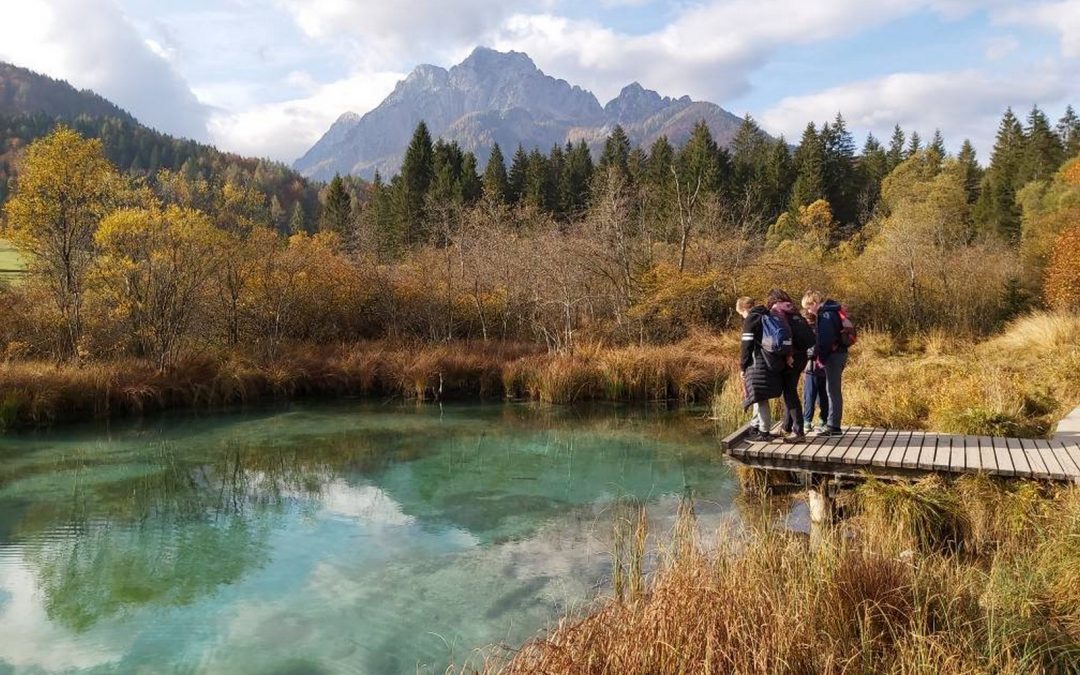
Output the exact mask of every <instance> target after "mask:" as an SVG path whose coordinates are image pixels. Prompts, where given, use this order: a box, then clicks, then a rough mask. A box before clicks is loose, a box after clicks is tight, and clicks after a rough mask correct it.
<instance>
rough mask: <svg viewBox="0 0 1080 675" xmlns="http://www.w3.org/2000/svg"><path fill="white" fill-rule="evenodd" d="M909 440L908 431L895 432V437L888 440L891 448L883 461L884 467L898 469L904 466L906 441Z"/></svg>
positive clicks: (909, 434) (909, 433)
mask: <svg viewBox="0 0 1080 675" xmlns="http://www.w3.org/2000/svg"><path fill="white" fill-rule="evenodd" d="M909 438H911V432H910V431H897V432H896V435H895V436H893V437H892V438H890V439H889V442H890V443H891V444H892V448H890V449H889V456H888V457H887V458H886V459H885V466H891V467H899V466H903V464H904V453H905V452H907V442H906V441H907V439H909Z"/></svg>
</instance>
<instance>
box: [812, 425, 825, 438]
mask: <svg viewBox="0 0 1080 675" xmlns="http://www.w3.org/2000/svg"><path fill="white" fill-rule="evenodd" d="M828 431H829V428H828V427H827V426H825V425H824V424H819V425H817V426H816V427H814V429H813V431H811V433H813V434H815V435H817V436H820V435H821V434H825V433H828Z"/></svg>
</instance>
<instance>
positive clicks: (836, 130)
mask: <svg viewBox="0 0 1080 675" xmlns="http://www.w3.org/2000/svg"><path fill="white" fill-rule="evenodd" d="M821 146H822V153H823V157H824V165H823V172H822V183H823V187H824V190H825V200H826V201H828V202H829V205H830V206H831V207H832V211H833V216H834V217H835V218H836V219H837V220H838V221H840V222H841V223H851V222H854V220H855V211H856V204H855V200H856V197H857V192H856V185H855V141H854V139H853V138H852V137H851V132H849V131H848V129H847V123H846V122H845V121H844V118H843V116H842V115H840V113H837V114H836V119H835V120H833V123H832V124H826V125H825V126H824V127H822V129H821Z"/></svg>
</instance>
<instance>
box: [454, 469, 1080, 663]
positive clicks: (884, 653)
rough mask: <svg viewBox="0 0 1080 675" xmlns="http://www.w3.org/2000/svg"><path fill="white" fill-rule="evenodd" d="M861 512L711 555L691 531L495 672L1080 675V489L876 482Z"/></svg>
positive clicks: (759, 522)
mask: <svg viewBox="0 0 1080 675" xmlns="http://www.w3.org/2000/svg"><path fill="white" fill-rule="evenodd" d="M750 508H751V509H753V508H755V507H750ZM758 508H761V509H763V510H767V509H769V504H768V503H761V504H760V506H759V507H758ZM847 508H848V510H849V511H850V512H852V513H853V514H854V515H853V516H852V517H851V518H850V519H849V520H848V521H846V522H845V523H844V524H843V525H842V526H839V527H835V528H832V529H831V530H829V531H827V532H825V533H823V534H822V535H821V536H820V537H815V539H814V541H813V542H811V540H810V538H808V537H807V536H806V535H802V534H797V533H792V532H789V531H787V530H785V529H783V528H782V527H780V526H779V525H778V522H779V520H778V518H777V517H776V515H777V514H775V513H774V514H772V515H769V514H766V517H756V518H746V519H744V520H743V522H744V523H745V525H744V526H743V527H740V528H733V529H732V531H730V532H724V533H721V536H719V537H718V541H719V542H720V544H719V548H717V549H715V550H713V551H710V552H703V551H702V550H701V548H700V547H699V546H697V545H696V544H695V540H694V539H693V538H692V537H691V538H690V539H689V540H687V537H686V535H685V533H686V532H693V531H694V527H693V526H692V525H691V526H687V525H686V524H683V525H681V526H677V527H676V530H677V532H676V535H675V541H674V543H673V544H671V545H665V546H663V547H661V560H662V562H661V566H660V568H659V570H658V571H657V572H656V573H655V574H654V576H653V577H652V578H650V579H648V580H647V581H646V582H644V583H642V582H640V581H638V582H633V580H631V581H630V582H629V583H626V584H625V587H626V588H630V589H631V591H630V592H628V593H624V595H623V598H622V599H621V600H620V599H618V598H611V599H607V600H603V601H600V602H599V604H598V605H597V606H596V607H595V608H594V609H593V611H592V612H590V613H589V614H588V615H587V616H585V617H583V618H568V619H566V620H564V621H563V622H561V623H560V624H559V625H558V626H557V627H555V628H554V629H553V630H552V631H551V632H550V633H549V634H547V635H544V636H541V637H539V638H537V639H536V640H534V641H532V642H530V643H528V644H526V645H525V646H523V647H522V648H521V649H520V650H517V651H513V652H503V651H496V652H494V653H491V654H489V655H488V657H487V659H486V662H485V663H484V664H483V665H482V667H481V668H480V670H482V671H483V672H488V673H522V674H524V673H550V674H553V675H558V674H563V673H565V674H570V673H595V674H607V673H611V674H615V673H655V674H664V673H762V674H766V673H807V674H809V673H926V674H930V673H1071V672H1076V669H1077V668H1078V667H1080V576H1078V575H1080V573H1078V570H1080V490H1077V489H1075V488H1074V489H1067V490H1066V489H1063V490H1052V489H1050V488H1047V487H1043V486H1037V485H1034V484H1017V485H1012V486H1009V485H1005V484H1003V483H996V482H992V481H990V480H989V479H985V478H964V479H961V480H959V481H958V482H957V483H956V484H954V485H945V484H943V483H941V482H940V481H938V480H936V479H932V480H928V481H924V482H923V483H920V484H917V485H914V486H895V485H886V484H882V483H874V482H872V483H868V484H866V485H864V486H863V487H862V488H860V489H859V490H857V491H856V492H855V493H853V494H851V495H849V497H848V503H847ZM687 513H689V510H687ZM679 530H681V531H682V533H683V534H680V533H679ZM646 537H648V538H649V539H650V540H651V541H653V545H655V540H654V539H653V537H652V535H646ZM665 537H666V535H665ZM636 538H637V539H641V538H642V535H641V534H640V533H638V534H637V537H636ZM665 540H666V539H665ZM688 541H689V543H687V542H688ZM634 588H637V589H641V590H639V591H636V592H635V591H633V589H634ZM465 672H472V671H471V670H469V669H466V671H465Z"/></svg>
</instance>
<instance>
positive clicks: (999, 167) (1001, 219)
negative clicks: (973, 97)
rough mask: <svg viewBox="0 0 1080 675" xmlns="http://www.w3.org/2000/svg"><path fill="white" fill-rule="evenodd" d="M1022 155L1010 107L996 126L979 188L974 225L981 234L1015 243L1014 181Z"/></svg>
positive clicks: (1017, 220)
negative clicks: (988, 163)
mask: <svg viewBox="0 0 1080 675" xmlns="http://www.w3.org/2000/svg"><path fill="white" fill-rule="evenodd" d="M1023 155H1024V129H1023V127H1021V126H1020V120H1018V119H1016V115H1014V114H1013V111H1012V108H1007V109H1006V110H1005V114H1004V115H1003V116H1002V118H1001V124H1000V125H999V126H998V132H997V138H996V139H995V141H994V151H993V153H992V154H991V155H990V166H989V167H988V168H987V170H986V174H985V175H984V176H983V181H982V184H981V186H980V188H979V200H978V202H976V204H975V210H974V217H975V222H976V224H978V225H979V226H980V227H981V228H982V229H983V230H984V231H986V232H991V233H995V234H997V235H999V236H1001V237H1003V238H1004V239H1007V240H1010V241H1015V240H1016V239H1017V238H1018V237H1019V235H1020V210H1019V208H1018V207H1017V204H1016V191H1017V190H1018V189H1019V187H1020V186H1019V185H1018V184H1017V182H1018V181H1017V179H1018V177H1019V175H1020V163H1021V161H1022V160H1023Z"/></svg>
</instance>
